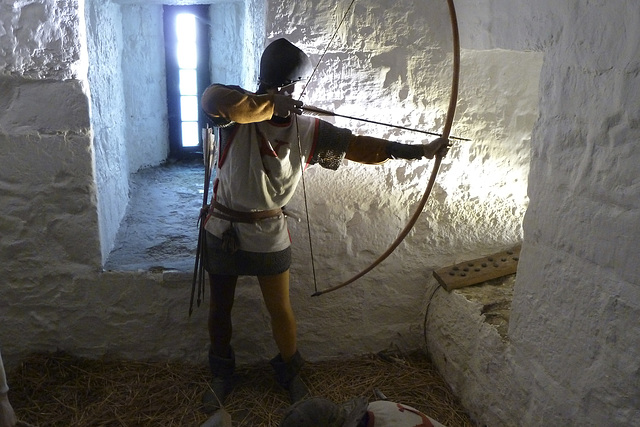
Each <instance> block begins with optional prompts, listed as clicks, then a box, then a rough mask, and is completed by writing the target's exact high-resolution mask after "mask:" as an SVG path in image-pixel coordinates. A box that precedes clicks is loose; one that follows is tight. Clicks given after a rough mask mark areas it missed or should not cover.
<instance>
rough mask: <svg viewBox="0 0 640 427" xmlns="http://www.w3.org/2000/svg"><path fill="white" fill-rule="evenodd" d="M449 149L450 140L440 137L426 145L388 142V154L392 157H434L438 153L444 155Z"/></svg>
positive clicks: (413, 158)
mask: <svg viewBox="0 0 640 427" xmlns="http://www.w3.org/2000/svg"><path fill="white" fill-rule="evenodd" d="M448 151H449V140H448V139H447V138H438V139H435V140H433V141H431V142H430V143H428V144H425V145H422V144H420V145H413V144H401V143H399V142H389V143H388V144H387V155H388V156H389V158H391V159H408V160H415V159H421V158H422V157H426V158H427V159H433V156H435V155H436V154H437V155H439V156H441V157H444V156H445V155H446V154H447V152H448Z"/></svg>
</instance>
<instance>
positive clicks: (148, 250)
mask: <svg viewBox="0 0 640 427" xmlns="http://www.w3.org/2000/svg"><path fill="white" fill-rule="evenodd" d="M203 182H204V165H203V163H202V161H201V160H184V161H174V162H167V163H166V164H163V165H160V166H156V167H151V168H147V169H142V170H140V171H139V172H137V173H136V174H134V175H133V176H132V178H131V183H130V201H129V206H128V208H127V213H126V216H125V218H124V219H123V221H122V223H121V225H120V229H119V231H118V234H117V236H116V243H115V246H114V249H113V250H112V251H111V254H110V255H109V258H108V260H107V263H106V264H105V270H112V271H137V270H160V269H163V270H172V269H174V270H179V271H191V270H193V265H194V260H195V253H196V245H197V240H198V215H199V212H200V208H201V207H202V195H203V188H204V184H203Z"/></svg>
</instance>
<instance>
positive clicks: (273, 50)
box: [260, 38, 313, 87]
mask: <svg viewBox="0 0 640 427" xmlns="http://www.w3.org/2000/svg"><path fill="white" fill-rule="evenodd" d="M312 69H313V67H312V66H311V60H309V57H308V56H307V55H306V54H305V53H304V52H303V51H302V50H300V49H298V48H297V47H295V46H294V45H293V44H292V43H291V42H289V41H288V40H286V39H282V38H281V39H277V40H275V41H274V42H272V43H271V44H269V46H267V47H266V49H265V50H264V52H263V53H262V58H261V59H260V83H261V84H262V85H264V86H267V87H282V86H286V85H288V84H291V83H294V82H297V81H300V80H304V79H307V78H309V76H310V75H311V70H312Z"/></svg>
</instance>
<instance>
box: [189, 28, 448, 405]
mask: <svg viewBox="0 0 640 427" xmlns="http://www.w3.org/2000/svg"><path fill="white" fill-rule="evenodd" d="M311 69H312V67H311V63H310V61H309V58H308V57H307V55H306V54H305V53H304V52H303V51H301V50H300V49H298V48H297V47H296V46H294V45H293V44H291V43H290V42H288V41H287V40H285V39H283V38H281V39H278V40H275V41H274V42H273V43H271V44H269V46H267V48H266V49H265V50H264V52H263V54H262V58H261V60H260V77H259V87H258V90H257V92H256V93H252V92H249V91H246V90H244V89H242V88H240V87H237V86H225V85H220V84H213V85H211V86H209V87H208V88H207V89H206V90H205V92H204V94H203V96H202V99H201V106H202V108H203V110H204V111H205V113H206V114H207V116H208V117H209V118H210V119H211V121H212V123H213V124H214V126H217V127H219V135H220V141H219V145H220V146H219V147H218V150H217V152H218V153H219V158H218V162H217V170H216V175H215V176H216V178H215V182H214V185H213V196H212V200H211V205H210V208H209V211H208V215H207V217H206V219H205V221H206V222H205V226H204V227H205V229H206V230H207V245H206V250H207V257H206V260H205V261H204V263H205V268H206V269H207V271H208V273H209V279H210V280H209V283H210V288H211V294H210V295H211V300H210V306H209V336H210V341H211V345H210V349H209V366H210V369H211V373H212V377H213V378H212V381H211V384H210V387H209V389H208V390H207V391H206V392H205V394H204V396H203V409H204V410H205V411H206V412H213V411H214V410H216V409H217V408H219V407H220V405H221V404H222V403H223V402H224V399H225V398H226V396H227V395H228V393H229V392H230V391H231V389H232V376H233V372H234V369H235V356H234V353H233V349H232V347H231V335H232V320H231V310H232V307H233V301H234V296H235V287H236V282H237V279H238V276H257V279H258V283H259V285H260V290H261V291H262V295H263V299H264V302H265V305H266V308H267V310H268V312H269V315H270V316H271V329H272V333H273V337H274V340H275V343H276V345H277V347H278V350H279V354H278V355H277V356H276V357H275V358H273V359H272V360H271V365H272V366H273V368H274V370H275V372H276V379H277V381H278V383H279V384H280V385H281V386H282V387H284V388H285V389H286V390H288V391H289V397H290V400H291V402H292V403H293V402H296V401H299V400H301V399H302V398H304V397H305V396H307V395H308V390H307V387H306V386H305V384H304V383H303V381H302V380H301V378H300V375H299V372H300V368H301V367H302V364H303V359H302V357H301V355H300V353H299V352H298V348H297V342H296V320H295V316H294V313H293V309H292V307H291V302H290V299H289V265H290V263H291V247H290V245H291V242H290V237H289V233H288V229H287V220H286V217H285V215H284V214H283V212H282V209H281V208H282V207H283V206H285V205H286V204H287V203H288V202H289V200H290V199H291V197H292V196H293V194H294V191H295V189H296V186H297V184H298V181H299V179H300V177H301V175H302V171H303V168H306V167H307V166H308V165H312V164H319V165H320V166H322V167H325V168H328V169H333V170H335V169H337V168H338V167H339V166H340V164H341V163H342V160H343V159H345V158H346V159H349V160H352V161H355V162H359V163H364V164H380V163H383V162H385V161H387V160H389V159H409V160H411V159H421V158H422V157H427V158H433V156H434V155H436V154H438V155H444V154H445V153H446V150H447V146H448V140H447V139H445V138H438V139H436V140H434V141H433V142H431V143H429V144H426V145H408V144H400V143H396V142H390V141H386V140H383V139H379V138H374V137H369V136H354V135H353V134H352V133H351V131H350V130H348V129H342V128H338V127H335V126H333V125H332V124H330V123H328V122H325V121H322V120H320V119H318V118H313V117H308V116H301V115H299V114H301V113H302V110H301V106H302V102H300V101H297V100H295V99H294V98H293V96H292V95H293V94H294V92H295V90H296V84H297V83H299V82H301V81H303V80H305V79H307V78H308V77H309V75H310V73H311Z"/></svg>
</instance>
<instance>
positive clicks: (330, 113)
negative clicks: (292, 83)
mask: <svg viewBox="0 0 640 427" xmlns="http://www.w3.org/2000/svg"><path fill="white" fill-rule="evenodd" d="M300 108H301V109H302V111H307V112H309V113H316V114H322V115H325V116H333V117H342V118H345V119H351V120H358V121H361V122H366V123H373V124H376V125H382V126H389V127H392V128H396V129H403V130H408V131H411V132H419V133H425V134H427V135H433V136H442V134H441V133H436V132H429V131H426V130H421V129H413V128H409V127H406V126H400V125H392V124H389V123H384V122H377V121H375V120H369V119H363V118H360V117H353V116H347V115H344V114H338V113H334V112H333V111H329V110H323V109H322V108H318V107H312V106H309V105H303V106H302V107H300ZM449 139H458V140H460V141H471V140H470V139H468V138H460V137H457V136H449Z"/></svg>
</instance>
